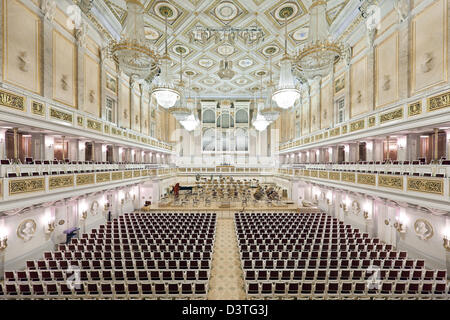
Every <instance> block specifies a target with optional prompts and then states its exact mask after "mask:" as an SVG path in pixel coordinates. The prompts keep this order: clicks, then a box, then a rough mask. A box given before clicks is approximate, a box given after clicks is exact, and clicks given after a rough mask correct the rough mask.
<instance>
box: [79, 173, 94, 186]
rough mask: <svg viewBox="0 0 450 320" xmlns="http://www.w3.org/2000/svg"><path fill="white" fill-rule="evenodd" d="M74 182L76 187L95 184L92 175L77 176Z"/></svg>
mask: <svg viewBox="0 0 450 320" xmlns="http://www.w3.org/2000/svg"><path fill="white" fill-rule="evenodd" d="M76 181H77V186H83V185H86V184H94V183H95V175H94V174H93V173H90V174H78V175H77V180H76Z"/></svg>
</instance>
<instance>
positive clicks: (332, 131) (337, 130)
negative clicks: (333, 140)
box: [330, 127, 341, 137]
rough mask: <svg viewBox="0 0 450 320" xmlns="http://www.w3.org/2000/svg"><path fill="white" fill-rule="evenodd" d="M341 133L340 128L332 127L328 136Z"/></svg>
mask: <svg viewBox="0 0 450 320" xmlns="http://www.w3.org/2000/svg"><path fill="white" fill-rule="evenodd" d="M340 134H341V128H340V127H339V128H334V129H332V130H331V131H330V137H336V136H338V135H340Z"/></svg>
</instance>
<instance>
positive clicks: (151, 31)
mask: <svg viewBox="0 0 450 320" xmlns="http://www.w3.org/2000/svg"><path fill="white" fill-rule="evenodd" d="M144 33H145V38H146V39H148V40H152V41H155V40H158V39H159V37H160V34H159V32H158V31H157V30H156V29H155V28H153V27H149V26H145V27H144Z"/></svg>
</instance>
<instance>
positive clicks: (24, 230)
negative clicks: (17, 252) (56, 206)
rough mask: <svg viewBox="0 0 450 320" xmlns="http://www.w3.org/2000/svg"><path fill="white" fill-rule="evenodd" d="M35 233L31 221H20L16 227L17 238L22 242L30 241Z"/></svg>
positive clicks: (34, 223) (34, 227)
mask: <svg viewBox="0 0 450 320" xmlns="http://www.w3.org/2000/svg"><path fill="white" fill-rule="evenodd" d="M35 233H36V222H35V221H34V220H32V219H27V220H24V221H22V222H21V223H20V224H19V226H18V227H17V236H18V237H19V238H20V239H22V240H23V241H25V242H27V241H30V240H31V239H32V238H33V236H34V234H35Z"/></svg>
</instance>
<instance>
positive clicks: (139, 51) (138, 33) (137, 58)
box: [107, 0, 158, 80]
mask: <svg viewBox="0 0 450 320" xmlns="http://www.w3.org/2000/svg"><path fill="white" fill-rule="evenodd" d="M126 2H127V12H128V16H127V18H126V21H125V25H124V28H123V30H122V33H121V36H120V40H119V41H118V42H117V41H111V43H110V44H109V45H108V48H107V49H108V51H109V54H110V55H111V56H112V57H113V59H114V60H116V61H117V62H118V63H119V66H120V68H121V70H122V71H123V72H124V73H125V74H126V75H127V76H129V77H130V78H131V77H133V78H135V79H137V80H145V79H148V77H149V76H150V73H151V70H152V69H154V66H155V64H156V63H157V61H158V56H157V54H156V49H155V47H154V46H153V44H151V43H150V42H149V41H148V40H147V39H146V38H145V33H144V15H143V14H144V13H143V7H142V5H141V4H140V3H139V2H137V1H133V0H126Z"/></svg>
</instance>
